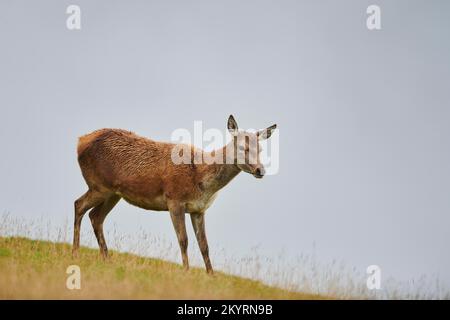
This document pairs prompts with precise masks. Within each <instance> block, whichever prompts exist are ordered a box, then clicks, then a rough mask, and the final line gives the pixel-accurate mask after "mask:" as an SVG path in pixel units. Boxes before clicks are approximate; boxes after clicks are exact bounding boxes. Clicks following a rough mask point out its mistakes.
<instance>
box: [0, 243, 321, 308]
mask: <svg viewBox="0 0 450 320" xmlns="http://www.w3.org/2000/svg"><path fill="white" fill-rule="evenodd" d="M110 253H111V258H110V259H109V260H108V261H102V260H101V259H100V258H99V254H98V250H93V249H88V248H81V250H80V257H79V258H78V259H77V260H74V259H72V257H71V246H70V245H67V244H61V243H52V242H45V241H34V240H29V239H25V238H11V237H9V238H1V237H0V299H320V298H323V297H320V296H317V295H310V294H303V293H295V292H289V291H286V290H282V289H279V288H274V287H269V286H267V285H264V284H262V283H260V282H258V281H253V280H249V279H244V278H240V277H236V276H230V275H226V274H223V273H216V274H215V276H213V277H211V276H208V275H207V274H206V273H205V271H204V270H203V269H199V268H192V269H191V270H190V271H188V272H185V271H183V270H182V268H181V267H180V266H179V265H177V264H174V263H170V262H166V261H162V260H159V259H151V258H143V257H139V256H136V255H131V254H124V253H117V252H114V251H112V252H110ZM73 264H76V265H78V266H79V267H80V268H81V289H80V290H69V289H67V288H66V280H67V277H68V276H69V275H68V274H66V269H67V267H68V266H69V265H73Z"/></svg>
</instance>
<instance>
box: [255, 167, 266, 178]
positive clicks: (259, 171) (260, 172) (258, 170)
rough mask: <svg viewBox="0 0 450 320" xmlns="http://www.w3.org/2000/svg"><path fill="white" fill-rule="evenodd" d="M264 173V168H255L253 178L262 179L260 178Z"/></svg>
mask: <svg viewBox="0 0 450 320" xmlns="http://www.w3.org/2000/svg"><path fill="white" fill-rule="evenodd" d="M265 173H266V172H265V171H264V168H263V167H259V168H256V170H255V173H254V176H255V177H256V178H262V177H263V176H264V174H265Z"/></svg>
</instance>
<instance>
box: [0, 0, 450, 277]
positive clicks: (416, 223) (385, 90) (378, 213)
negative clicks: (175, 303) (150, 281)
mask: <svg viewBox="0 0 450 320" xmlns="http://www.w3.org/2000/svg"><path fill="white" fill-rule="evenodd" d="M373 3H376V4H378V5H379V6H380V7H381V21H382V22H381V23H382V29H381V30H378V31H369V30H368V29H367V28H366V17H367V14H366V8H367V6H368V5H370V4H373ZM432 3H433V4H432V5H431V2H430V1H380V0H377V1H361V0H358V1H356V0H355V1H316V0H315V1H313V0H311V1H297V0H295V1H294V0H292V1H287V0H282V1H265V0H258V1H237V0H236V1H235V0H232V1H224V0H220V1H218V0H215V1H194V0H189V1H162V0H158V1H105V0H97V1H61V0H58V1H56V0H55V1H39V2H38V1H17V0H16V1H2V2H1V3H0V40H1V47H0V64H1V68H0V108H1V116H0V145H1V156H0V177H1V179H2V183H1V184H0V203H1V209H0V210H1V211H5V212H10V213H11V214H12V215H17V216H24V217H29V218H35V217H40V216H45V217H49V218H50V219H51V220H52V221H55V222H62V221H64V220H65V219H67V220H69V221H70V224H71V223H72V219H73V201H74V200H75V199H76V198H77V197H79V196H80V195H81V194H83V193H84V192H85V191H86V185H85V183H84V181H83V179H82V176H81V174H80V170H79V167H78V164H77V160H76V143H77V138H78V136H80V135H82V134H85V133H88V132H90V131H92V130H94V129H98V128H103V127H117V128H124V129H129V130H132V131H135V132H136V133H138V134H140V135H144V136H147V137H151V138H152V139H155V140H166V141H167V140H169V139H170V136H171V133H172V132H173V130H175V129H177V128H187V129H193V125H194V121H195V120H202V121H203V126H204V128H205V129H207V128H220V129H222V130H225V128H226V121H227V118H228V115H229V114H230V113H232V114H233V115H234V116H235V118H236V120H237V122H238V123H239V125H240V127H242V128H245V127H251V128H262V127H266V126H269V125H271V124H273V123H277V124H278V127H279V129H280V132H279V138H280V171H279V173H278V174H277V175H274V176H268V177H266V178H264V179H262V180H257V179H255V178H253V177H252V176H250V175H247V174H244V173H242V174H241V175H239V176H238V177H237V178H236V179H235V180H234V181H232V183H231V184H230V185H228V186H227V187H226V188H225V189H224V190H222V192H221V193H220V194H219V197H218V198H217V200H216V202H215V204H214V205H213V206H212V207H211V208H210V209H209V211H208V213H207V234H208V237H209V241H210V247H211V251H214V250H215V248H219V247H220V248H222V247H223V248H225V249H226V250H227V251H228V252H237V253H246V252H248V251H250V250H251V249H250V248H252V246H254V245H259V250H260V252H261V253H262V254H266V255H269V256H270V255H274V254H276V253H277V252H279V251H280V250H284V251H285V252H286V254H288V255H298V254H300V253H301V252H310V251H311V248H312V247H313V244H315V251H316V255H317V257H318V259H320V260H322V261H328V260H330V259H333V258H337V259H340V260H343V261H345V262H346V263H347V264H348V265H350V266H356V268H357V269H358V270H362V272H364V271H365V268H366V267H367V266H368V265H370V264H377V265H379V266H380V267H381V268H382V270H383V273H384V274H385V275H392V276H394V277H395V278H397V279H399V280H402V279H409V278H411V277H419V276H420V275H422V274H427V275H430V274H438V275H439V276H440V278H441V279H442V280H444V281H446V282H447V283H450V251H449V248H448V245H449V242H450V231H449V228H450V197H449V195H450V149H449V146H450V127H449V120H450V104H449V101H450V90H449V89H450V88H449V84H450V63H449V57H450V40H449V39H450V35H449V30H450V2H448V1H437V0H434V1H432ZM69 4H78V5H79V6H80V7H81V11H82V17H81V27H82V29H81V30H78V31H69V30H68V29H67V28H66V18H67V14H66V13H65V11H66V8H67V6H68V5H69ZM114 223H116V224H117V225H118V226H119V230H120V231H124V232H125V231H128V232H133V231H134V230H137V229H138V228H139V227H143V228H144V229H146V230H148V231H149V232H151V233H154V234H161V235H164V236H166V237H167V238H168V239H170V240H171V241H174V242H175V233H174V231H173V229H172V225H171V222H170V219H169V216H168V215H167V214H166V213H154V212H145V211H144V210H141V209H138V208H136V207H132V206H130V205H128V204H126V203H125V202H121V203H120V204H119V205H118V206H117V207H116V208H115V209H114V210H113V212H112V213H111V214H110V216H109V217H108V220H107V222H106V224H105V229H106V230H107V229H108V227H111V226H112V225H113V224H114ZM83 228H91V227H90V225H89V221H88V219H85V221H83ZM191 229H192V228H191V227H190V226H189V230H190V234H191V241H190V248H191V249H190V250H191V251H192V250H194V249H193V248H195V247H196V244H195V240H194V239H193V237H192V232H191ZM195 250H197V249H196V248H195Z"/></svg>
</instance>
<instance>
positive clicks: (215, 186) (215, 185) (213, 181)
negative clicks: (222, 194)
mask: <svg viewBox="0 0 450 320" xmlns="http://www.w3.org/2000/svg"><path fill="white" fill-rule="evenodd" d="M232 148H233V145H232V142H230V144H228V145H226V146H224V147H223V148H222V149H219V150H215V151H213V152H212V153H210V155H211V154H214V153H219V154H220V155H221V157H222V159H223V161H221V163H213V164H210V165H208V167H209V168H208V169H209V170H208V171H209V174H208V178H207V179H206V181H205V186H207V187H208V189H210V190H211V191H212V192H217V191H218V190H220V189H222V188H223V187H225V186H226V185H227V184H228V183H229V182H230V181H231V180H233V178H234V177H236V176H237V175H238V174H239V172H241V169H239V168H238V167H237V166H236V164H235V163H234V155H233V154H229V153H230V152H228V153H227V152H226V151H227V150H232Z"/></svg>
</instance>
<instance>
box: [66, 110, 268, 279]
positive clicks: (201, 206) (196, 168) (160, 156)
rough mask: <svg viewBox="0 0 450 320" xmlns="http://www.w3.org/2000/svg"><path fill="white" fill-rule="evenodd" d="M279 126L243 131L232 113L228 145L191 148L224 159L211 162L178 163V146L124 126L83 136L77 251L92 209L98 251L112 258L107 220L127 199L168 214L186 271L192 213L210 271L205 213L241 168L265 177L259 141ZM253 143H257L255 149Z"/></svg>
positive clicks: (76, 232)
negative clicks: (85, 219)
mask: <svg viewBox="0 0 450 320" xmlns="http://www.w3.org/2000/svg"><path fill="white" fill-rule="evenodd" d="M275 128H276V125H273V126H271V127H268V128H267V129H264V130H261V131H259V132H256V133H251V132H244V131H239V130H238V126H237V123H236V121H235V119H234V118H233V116H231V115H230V117H229V119H228V130H229V132H230V133H231V134H232V136H233V139H232V140H231V142H230V143H229V144H228V145H226V146H224V147H223V148H222V149H219V150H215V151H212V152H210V153H207V152H204V151H202V150H200V149H197V148H195V147H193V146H188V148H189V149H188V150H190V151H191V152H192V154H198V153H199V152H200V154H201V155H203V156H206V155H209V156H219V158H221V159H220V160H223V161H216V162H215V163H210V164H206V163H200V164H189V163H182V164H175V163H174V161H173V160H172V159H173V158H172V152H173V148H174V147H175V146H177V145H176V144H172V143H165V142H156V141H153V140H150V139H147V138H143V137H139V136H137V135H136V134H134V133H132V132H129V131H125V130H119V129H101V130H97V131H94V132H92V133H90V134H87V135H85V136H82V137H80V139H79V143H78V162H79V164H80V168H81V172H82V174H83V177H84V179H85V180H86V183H87V185H88V187H89V190H88V191H87V192H86V193H85V194H84V195H82V196H81V197H80V198H79V199H77V200H76V201H75V222H74V237H73V255H74V256H75V257H76V256H77V254H78V249H79V246H80V226H81V220H82V218H83V216H84V214H85V213H86V212H87V211H88V210H90V209H92V210H91V211H90V212H89V218H90V219H91V223H92V227H93V228H94V233H95V236H96V238H97V241H98V245H99V247H100V252H101V254H102V256H103V257H104V258H106V257H107V256H108V249H107V246H106V242H105V237H104V235H103V222H104V221H105V218H106V216H107V215H108V213H109V212H110V211H111V210H112V208H113V207H114V206H115V205H116V204H117V202H118V201H119V200H120V199H121V198H123V199H125V201H127V202H128V203H130V204H132V205H135V206H137V207H140V208H143V209H147V210H155V211H169V212H170V217H171V219H172V223H173V226H174V228H175V232H176V234H177V238H178V242H179V245H180V249H181V256H182V260H183V266H184V268H185V269H188V268H189V262H188V256H187V246H188V239H187V235H186V226H185V213H189V214H190V216H191V221H192V225H193V228H194V232H195V236H196V238H197V241H198V245H199V247H200V251H201V253H202V256H203V260H204V262H205V266H206V271H207V272H208V273H212V272H213V269H212V266H211V262H210V259H209V252H208V243H207V239H206V234H205V212H206V210H207V209H208V208H209V207H210V205H211V204H212V202H213V201H214V199H215V197H216V195H217V192H218V191H219V190H220V189H222V188H223V187H224V186H225V185H227V184H228V183H229V182H230V181H231V180H232V179H233V178H234V177H235V176H236V175H237V174H238V173H239V172H241V171H244V172H247V173H250V174H252V175H253V176H255V177H256V178H262V177H263V176H264V167H263V166H262V164H261V163H260V159H259V151H260V148H259V140H264V139H267V138H269V137H270V135H271V134H272V131H273V130H275ZM251 141H256V148H254V147H252V144H251V143H250V142H251ZM230 150H231V151H232V152H230ZM239 154H241V155H242V154H244V155H245V157H244V161H239V160H240V158H239V156H238V155H239ZM250 159H256V161H250Z"/></svg>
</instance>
